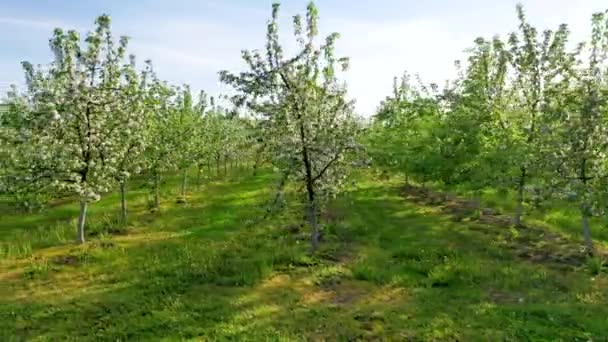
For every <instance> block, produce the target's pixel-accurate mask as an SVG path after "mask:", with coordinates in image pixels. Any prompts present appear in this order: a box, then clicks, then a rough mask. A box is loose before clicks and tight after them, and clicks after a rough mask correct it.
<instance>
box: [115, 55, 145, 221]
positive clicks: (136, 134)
mask: <svg viewBox="0 0 608 342" xmlns="http://www.w3.org/2000/svg"><path fill="white" fill-rule="evenodd" d="M131 64H132V65H133V66H134V65H135V61H134V60H133V59H132V60H131ZM150 72H151V66H150V65H148V66H147V67H146V69H145V70H144V71H142V73H141V75H137V74H136V73H135V68H130V69H127V70H126V73H125V77H127V78H128V79H129V82H128V84H129V87H127V88H126V89H125V93H126V95H127V96H128V97H129V98H130V99H131V101H130V102H129V103H125V105H124V106H123V107H121V108H118V109H117V114H120V115H123V116H124V117H130V119H129V120H127V121H125V123H126V125H125V126H124V127H122V129H121V130H120V132H121V133H122V137H121V138H120V139H121V142H122V144H124V145H125V146H126V151H125V153H123V154H122V156H121V157H120V159H118V162H117V167H116V169H117V173H116V175H115V179H116V181H117V182H118V184H119V189H120V220H121V223H122V224H123V225H126V224H127V182H128V180H129V178H130V177H131V176H132V175H133V174H137V173H139V172H140V171H141V168H142V166H143V163H144V153H143V152H144V150H145V148H146V145H147V143H148V141H147V134H146V133H147V127H146V123H147V119H146V112H145V96H146V93H145V92H146V89H145V87H146V83H147V81H148V73H150ZM138 82H139V84H138Z"/></svg>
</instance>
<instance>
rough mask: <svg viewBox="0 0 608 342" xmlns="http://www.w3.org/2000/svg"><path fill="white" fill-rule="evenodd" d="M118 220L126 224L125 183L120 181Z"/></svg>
mask: <svg viewBox="0 0 608 342" xmlns="http://www.w3.org/2000/svg"><path fill="white" fill-rule="evenodd" d="M120 222H121V223H122V224H123V225H125V226H126V225H127V184H126V182H125V181H122V182H120Z"/></svg>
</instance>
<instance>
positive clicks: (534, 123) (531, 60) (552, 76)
mask: <svg viewBox="0 0 608 342" xmlns="http://www.w3.org/2000/svg"><path fill="white" fill-rule="evenodd" d="M517 15H518V18H519V21H520V24H519V32H517V33H512V34H511V35H510V37H509V45H510V55H511V56H510V57H511V58H510V63H511V66H512V68H513V74H514V80H513V83H512V85H511V92H512V97H511V100H510V101H511V103H512V105H511V106H510V108H509V110H506V111H504V112H503V115H501V116H500V117H499V118H498V124H497V125H496V126H495V128H496V129H497V131H498V132H499V133H498V134H500V139H498V142H499V143H500V144H502V145H503V146H507V147H508V149H509V150H510V151H509V152H507V153H508V157H509V158H505V160H504V161H505V163H506V165H507V166H508V167H507V169H508V171H507V173H508V174H507V176H508V178H512V179H513V180H514V181H513V183H514V184H515V186H516V193H517V205H516V210H515V216H514V219H513V221H514V224H515V225H516V226H520V225H521V220H522V215H523V209H524V202H525V190H526V186H527V185H528V183H529V182H530V181H531V179H533V178H536V181H537V182H541V183H546V182H544V181H543V179H544V178H546V177H547V173H546V172H545V171H546V162H545V161H544V159H545V157H546V156H545V154H544V152H543V151H544V148H543V146H544V145H545V141H544V140H545V139H544V138H545V136H547V132H548V129H547V127H549V126H550V125H551V120H552V119H551V117H550V116H549V115H548V113H547V101H550V99H548V97H550V96H559V94H556V92H555V90H556V88H555V87H556V85H557V84H558V83H559V80H560V79H561V78H562V73H561V70H563V68H564V63H568V60H569V59H568V58H567V57H568V56H567V53H566V51H565V47H566V42H567V40H568V35H569V31H568V28H567V26H566V25H561V26H560V27H559V29H558V30H557V31H555V32H553V31H551V30H546V31H544V32H543V35H542V40H539V37H538V32H537V30H536V29H535V28H534V27H532V26H531V25H530V24H529V23H528V22H527V20H526V17H525V13H524V10H523V7H522V6H521V5H518V6H517ZM505 152H506V151H505Z"/></svg>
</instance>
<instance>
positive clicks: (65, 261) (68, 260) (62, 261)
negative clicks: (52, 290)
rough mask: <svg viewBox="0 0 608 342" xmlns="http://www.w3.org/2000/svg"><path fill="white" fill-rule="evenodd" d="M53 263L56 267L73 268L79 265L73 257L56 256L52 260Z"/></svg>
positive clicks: (77, 260) (78, 261) (76, 258)
mask: <svg viewBox="0 0 608 342" xmlns="http://www.w3.org/2000/svg"><path fill="white" fill-rule="evenodd" d="M53 263H54V264H56V265H68V266H74V265H78V264H79V263H80V259H79V258H78V257H77V256H75V255H58V256H56V257H54V258H53Z"/></svg>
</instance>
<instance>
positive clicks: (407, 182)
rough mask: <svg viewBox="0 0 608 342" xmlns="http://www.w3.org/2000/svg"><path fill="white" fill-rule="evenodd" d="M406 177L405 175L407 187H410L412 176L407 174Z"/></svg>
mask: <svg viewBox="0 0 608 342" xmlns="http://www.w3.org/2000/svg"><path fill="white" fill-rule="evenodd" d="M404 175H405V186H409V185H410V175H409V174H408V173H407V172H405V173H404Z"/></svg>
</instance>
